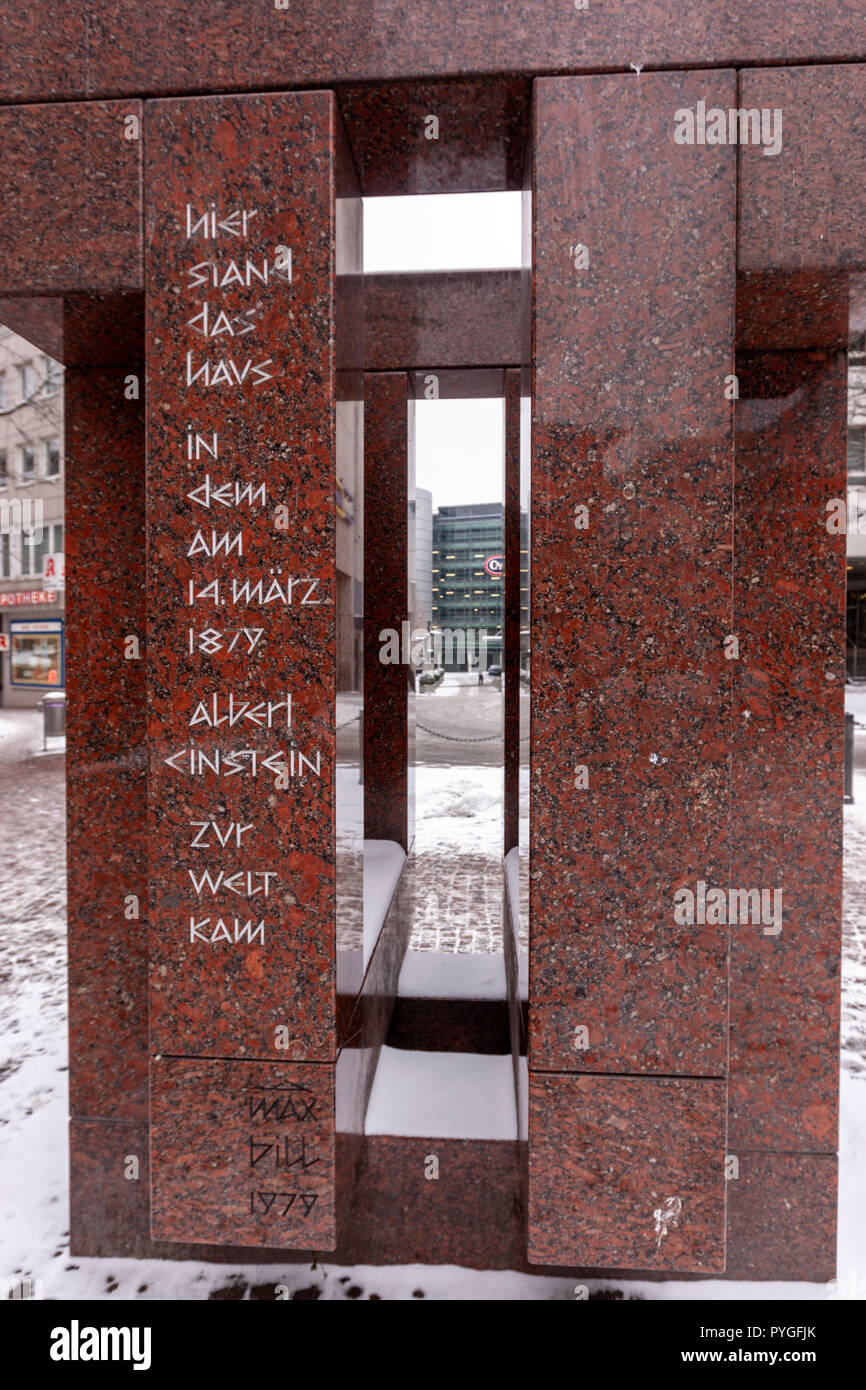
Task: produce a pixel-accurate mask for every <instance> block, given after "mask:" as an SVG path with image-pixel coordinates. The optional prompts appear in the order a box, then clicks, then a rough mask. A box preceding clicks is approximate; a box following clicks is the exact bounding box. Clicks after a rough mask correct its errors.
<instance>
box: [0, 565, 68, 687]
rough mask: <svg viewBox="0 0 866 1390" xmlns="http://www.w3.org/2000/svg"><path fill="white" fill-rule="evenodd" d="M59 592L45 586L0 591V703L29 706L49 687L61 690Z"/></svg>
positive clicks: (60, 606) (62, 630)
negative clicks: (9, 591)
mask: <svg viewBox="0 0 866 1390" xmlns="http://www.w3.org/2000/svg"><path fill="white" fill-rule="evenodd" d="M59 598H60V599H62V595H58V594H57V593H52V592H50V591H49V590H47V589H26V590H23V591H21V592H19V593H0V656H2V681H3V687H2V703H3V707H4V708H5V709H22V708H32V707H33V706H35V705H38V703H39V701H40V700H41V699H42V696H43V695H45V694H46V693H47V692H48V691H50V690H62V689H63V687H64V681H65V670H64V640H63V639H64V621H63V608H62V604H61V603H59V602H58V599H59Z"/></svg>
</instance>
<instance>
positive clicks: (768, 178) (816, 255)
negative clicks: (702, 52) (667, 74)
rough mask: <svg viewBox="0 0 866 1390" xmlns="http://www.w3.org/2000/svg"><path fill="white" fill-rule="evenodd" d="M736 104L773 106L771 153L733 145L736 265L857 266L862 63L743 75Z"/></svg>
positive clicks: (864, 98) (860, 264) (863, 155)
mask: <svg viewBox="0 0 866 1390" xmlns="http://www.w3.org/2000/svg"><path fill="white" fill-rule="evenodd" d="M863 20H864V15H863V13H862V8H861V13H860V32H861V34H863V33H866V26H864V23H863ZM740 104H741V105H742V106H744V107H746V108H757V109H759V110H760V109H767V110H771V111H776V110H778V111H781V112H782V149H781V150H780V152H779V153H778V154H776V155H772V156H770V157H767V156H765V155H764V154H763V152H762V150H761V147H760V146H758V145H747V146H743V147H742V148H741V150H740V200H739V241H738V255H739V264H740V266H741V267H742V268H743V269H744V270H765V269H772V270H792V269H800V268H801V267H802V268H809V269H812V268H816V267H817V268H822V269H824V268H829V269H838V268H840V267H843V266H844V267H848V268H850V269H854V268H858V269H861V270H862V269H864V268H866V240H864V237H863V222H864V219H866V66H863V65H862V64H859V65H857V66H854V65H849V66H845V65H844V64H843V65H832V66H827V67H824V66H814V67H807V68H786V69H782V68H769V69H766V70H763V69H762V70H760V71H756V72H744V73H741V75H740Z"/></svg>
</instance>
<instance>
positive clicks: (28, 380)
mask: <svg viewBox="0 0 866 1390" xmlns="http://www.w3.org/2000/svg"><path fill="white" fill-rule="evenodd" d="M18 382H19V386H20V388H21V389H20V393H19V394H20V398H21V400H22V401H26V400H29V399H30V397H31V396H32V395H33V391H34V389H35V386H36V373H35V370H34V367H33V363H32V362H22V363H21V365H20V366H19V368H18Z"/></svg>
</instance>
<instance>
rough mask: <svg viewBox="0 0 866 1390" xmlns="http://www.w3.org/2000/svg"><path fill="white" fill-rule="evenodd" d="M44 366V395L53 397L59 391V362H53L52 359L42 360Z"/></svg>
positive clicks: (60, 368)
mask: <svg viewBox="0 0 866 1390" xmlns="http://www.w3.org/2000/svg"><path fill="white" fill-rule="evenodd" d="M43 364H44V366H45V394H46V396H54V395H56V393H57V392H58V391H59V389H60V380H61V372H62V371H63V368H62V367H61V365H60V363H59V362H55V361H54V358H53V357H45V358H43Z"/></svg>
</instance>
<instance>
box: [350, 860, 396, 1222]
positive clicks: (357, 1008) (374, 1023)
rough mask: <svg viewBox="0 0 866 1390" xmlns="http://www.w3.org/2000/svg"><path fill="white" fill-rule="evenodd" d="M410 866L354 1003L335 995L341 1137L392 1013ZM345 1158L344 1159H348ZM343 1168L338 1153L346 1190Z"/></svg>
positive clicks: (356, 1126)
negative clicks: (336, 999)
mask: <svg viewBox="0 0 866 1390" xmlns="http://www.w3.org/2000/svg"><path fill="white" fill-rule="evenodd" d="M415 893H416V862H415V855H414V853H410V854H409V856H408V857H407V859H406V862H405V864H404V865H403V872H402V874H401V875H400V879H399V882H398V883H397V886H396V888H395V890H394V896H393V897H392V899H391V902H390V904H389V907H388V912H387V915H386V917H385V921H384V922H383V924H382V929H381V931H380V933H379V937H378V940H377V941H376V944H375V946H374V948H373V954H372V956H371V958H370V961H369V964H368V966H367V969H366V971H365V972H364V976H363V982H362V984H361V987H360V988H359V989H358V990H357V992H356V995H355V998H354V1000H352V999H351V998H349V997H348V996H347V995H344V994H340V995H338V1002H339V1004H341V1005H343V1006H344V1007H343V1008H342V1009H341V1010H340V1023H341V1030H340V1055H339V1057H338V1058H337V1081H336V1085H337V1128H338V1130H339V1132H340V1134H341V1135H357V1136H362V1135H363V1133H364V1121H365V1118H366V1114H367V1103H368V1101H369V1099H370V1092H371V1090H372V1088H373V1081H374V1078H375V1074H376V1067H377V1065H378V1061H379V1052H380V1049H381V1047H382V1044H383V1043H384V1042H385V1040H386V1037H387V1035H388V1028H389V1024H390V1022H391V1017H392V1013H393V1010H394V1000H395V996H396V993H397V982H398V980H399V978H400V968H401V966H402V964H403V957H404V956H405V954H406V945H407V943H408V940H409V935H410V933H411V931H412V924H413V920H414V915H415ZM343 956H344V953H343V951H338V954H337V977H338V980H341V981H342V980H343V978H344V977H349V978H351V977H352V976H353V975H354V976H355V977H356V978H357V962H353V963H352V964H354V967H355V968H354V970H353V969H352V968H351V965H350V968H349V969H345V968H344V967H345V962H344V959H343ZM353 1156H354V1154H352V1153H349V1154H348V1155H345V1156H344V1157H349V1158H351V1157H353ZM345 1168H346V1164H345V1163H344V1162H343V1159H342V1157H341V1156H340V1155H339V1154H338V1175H339V1177H340V1180H341V1187H345V1186H346V1181H347V1177H348V1175H347V1174H346V1172H345ZM346 1234H347V1231H346V1226H345V1223H344V1222H343V1223H341V1225H340V1239H341V1240H342V1239H344V1238H345V1237H346Z"/></svg>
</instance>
